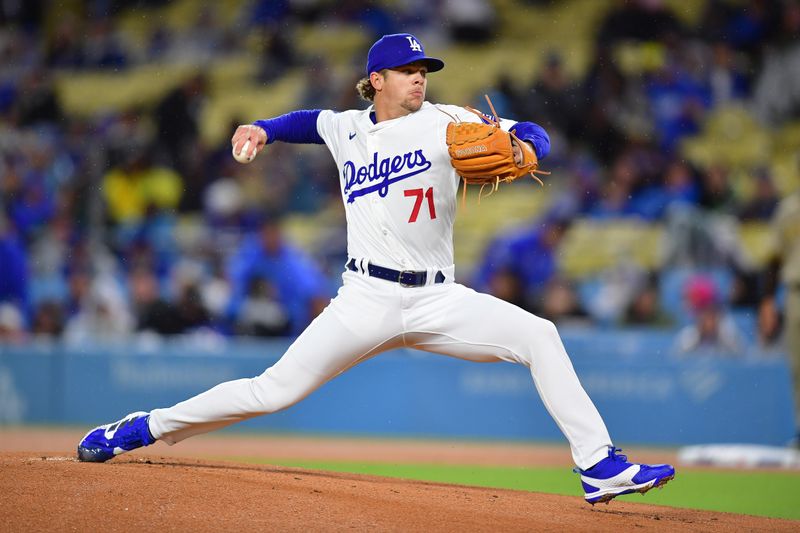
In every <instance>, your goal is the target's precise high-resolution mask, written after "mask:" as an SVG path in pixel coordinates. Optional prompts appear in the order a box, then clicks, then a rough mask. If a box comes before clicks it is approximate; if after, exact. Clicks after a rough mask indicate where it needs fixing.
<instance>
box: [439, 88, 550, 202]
mask: <svg viewBox="0 0 800 533" xmlns="http://www.w3.org/2000/svg"><path fill="white" fill-rule="evenodd" d="M483 96H484V98H486V102H487V103H488V104H489V109H491V110H492V116H491V117H490V116H488V115H486V114H485V113H483V112H481V111H480V110H478V109H475V108H474V107H471V106H468V105H465V106H464V109H466V110H467V111H471V112H472V113H475V114H476V115H477V116H478V118H480V119H481V120H482V121H483V122H485V123H487V124H492V125H493V126H495V127H496V128H500V119H499V118H498V115H497V111H496V110H495V108H494V104H492V100H491V98H489V95H488V94H484V95H483ZM446 114H447V115H450V114H449V113H446ZM450 118H453V117H452V115H450ZM456 121H457V122H459V121H458V120H457V119H456ZM508 134H509V135H510V136H511V138H512V139H513V140H514V141H516V142H517V144H518V145H519V149H520V150H526V149H527V148H525V146H524V145H523V144H522V143H524V142H525V141H523V140H522V139H520V138H519V137H517V136H516V134H515V133H514V132H513V131H509V132H508ZM528 173H529V174H530V175H531V177H532V178H533V179H535V180H536V181H537V182H538V183H539V185H541V186H542V187H544V183H543V182H542V180H540V179H539V177H538V176H537V175H536V174H542V175H550V172H548V171H545V170H539V169H533V170H530V171H529V172H528ZM461 181H462V182H464V187H463V188H462V190H461V205H462V206H464V205H466V201H467V186H468V185H469V182H468V181H467V180H466V178H464V177H463V176H462V177H461ZM505 181H514V179H513V178H512V179H509V178H504V179H502V180H501V179H500V176H496V177H495V181H494V184H493V185H492V189H491V192H489V194H487V196H491V195H492V194H494V193H495V191H497V190H498V189H499V188H500V182H505ZM486 185H487V184H486V183H483V184H481V188H480V191H479V192H478V205H480V203H481V198H482V197H483V189H484V187H486Z"/></svg>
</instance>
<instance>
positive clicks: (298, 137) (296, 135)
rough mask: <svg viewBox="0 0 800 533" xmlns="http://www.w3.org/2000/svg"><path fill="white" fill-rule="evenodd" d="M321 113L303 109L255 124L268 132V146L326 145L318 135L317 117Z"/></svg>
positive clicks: (258, 121)
mask: <svg viewBox="0 0 800 533" xmlns="http://www.w3.org/2000/svg"><path fill="white" fill-rule="evenodd" d="M321 112H322V110H321V109H303V110H300V111H292V112H291V113H286V114H285V115H281V116H279V117H275V118H270V119H267V120H256V121H255V122H253V124H254V125H256V126H259V127H261V128H264V131H266V132H267V144H272V143H273V142H275V141H283V142H287V143H300V144H325V141H323V140H322V137H320V136H319V133H317V117H318V116H319V114H320V113H321Z"/></svg>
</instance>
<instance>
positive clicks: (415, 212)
mask: <svg viewBox="0 0 800 533" xmlns="http://www.w3.org/2000/svg"><path fill="white" fill-rule="evenodd" d="M404 194H405V196H406V197H407V198H408V197H410V196H413V197H414V208H413V209H412V210H411V216H410V217H408V222H409V223H411V222H416V221H417V217H418V216H419V210H420V208H421V207H422V198H423V197H424V198H427V200H428V212H429V213H430V216H431V220H433V219H434V218H436V207H435V206H434V205H433V187H429V188H428V189H427V190H426V191H425V192H423V190H422V189H407V190H406V191H404Z"/></svg>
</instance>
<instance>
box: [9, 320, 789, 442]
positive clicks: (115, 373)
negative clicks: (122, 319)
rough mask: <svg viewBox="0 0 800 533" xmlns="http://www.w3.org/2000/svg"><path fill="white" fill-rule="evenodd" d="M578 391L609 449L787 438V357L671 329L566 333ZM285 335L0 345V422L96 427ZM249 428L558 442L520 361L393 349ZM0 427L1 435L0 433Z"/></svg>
mask: <svg viewBox="0 0 800 533" xmlns="http://www.w3.org/2000/svg"><path fill="white" fill-rule="evenodd" d="M563 336H564V342H565V345H566V346H567V349H568V350H569V351H570V354H571V357H572V361H573V364H574V366H575V369H576V371H577V372H578V375H579V376H580V378H581V381H582V382H583V384H584V387H585V388H586V390H587V391H588V392H589V394H590V396H591V397H592V399H593V400H594V401H595V403H596V405H597V407H598V409H599V410H600V412H601V414H602V415H603V417H604V418H605V420H606V423H607V425H608V427H609V430H610V432H611V435H612V437H613V438H614V440H615V441H616V442H617V443H627V444H652V445H667V446H670V445H681V444H697V443H757V444H772V445H783V444H785V443H786V442H787V441H788V440H789V439H790V438H791V436H792V434H793V424H792V420H793V413H792V407H791V399H790V398H791V386H790V381H789V371H788V368H787V365H786V362H785V359H784V358H783V357H781V356H779V355H775V356H772V357H769V358H764V357H756V356H754V355H752V354H750V355H744V356H743V357H740V358H732V359H723V358H719V357H710V356H706V357H693V358H678V357H675V356H674V355H670V353H669V346H670V344H671V340H672V338H673V337H672V336H671V335H666V334H664V335H660V334H653V333H649V332H648V333H645V332H622V333H621V332H619V331H613V332H611V331H610V332H597V331H592V332H580V331H566V332H565V333H564V335H563ZM288 344H289V341H274V342H237V343H233V344H231V343H224V344H218V343H213V342H212V343H208V342H198V341H176V342H170V343H164V344H161V343H155V344H154V343H149V344H147V345H140V346H133V347H132V346H131V345H125V346H104V347H101V346H93V347H80V348H76V347H72V348H67V347H63V346H24V347H11V346H2V347H0V423H3V424H59V425H61V424H64V425H76V424H78V425H83V426H87V425H96V424H98V423H102V422H107V421H111V420H113V419H116V418H119V417H120V416H121V415H123V414H125V413H127V412H130V411H135V410H149V409H152V408H156V407H164V406H168V405H172V404H174V403H176V402H178V401H181V400H184V399H186V398H188V397H190V396H192V395H194V394H197V393H199V392H202V391H204V390H206V389H208V388H210V387H212V386H213V385H215V384H217V383H219V382H222V381H227V380H231V379H237V378H240V377H250V376H255V375H258V374H260V373H261V372H262V371H263V370H264V369H265V368H267V367H268V366H269V365H271V364H272V363H274V362H275V361H277V359H278V358H279V357H280V355H281V354H282V353H283V352H284V350H285V349H286V347H287V346H288ZM236 428H238V429H245V430H248V431H270V432H282V433H286V432H291V433H315V434H325V433H331V434H350V435H380V436H399V437H433V438H474V439H503V440H505V439H508V440H544V441H547V440H563V437H562V436H561V433H560V432H559V430H558V428H557V427H556V425H555V423H554V422H553V421H552V420H551V418H550V417H549V415H548V414H547V412H546V410H545V409H544V407H543V405H542V402H541V400H540V399H539V397H538V395H537V393H536V391H535V388H534V386H533V383H532V380H531V378H530V374H529V373H528V371H527V369H525V368H523V367H521V366H516V365H512V364H507V363H498V364H478V363H469V362H464V361H459V360H456V359H452V358H448V357H442V356H436V355H430V354H426V353H422V352H417V351H411V350H396V351H393V352H388V353H386V354H383V355H380V356H378V357H376V358H374V359H372V360H370V361H367V362H365V363H363V364H361V365H359V366H357V367H356V368H354V369H352V370H350V371H349V372H347V373H345V374H343V375H341V376H339V377H337V378H335V379H334V380H332V381H331V382H329V383H327V384H326V385H324V386H323V387H322V388H320V390H318V391H317V392H315V393H314V394H312V395H311V396H309V397H308V398H307V399H305V400H303V401H302V402H301V403H299V404H297V405H295V406H293V407H291V408H290V409H288V410H286V411H283V412H281V413H277V414H274V415H270V416H264V417H259V418H256V419H254V420H250V421H248V422H245V423H242V424H240V425H238V426H236ZM1 431H2V430H1V429H0V434H1Z"/></svg>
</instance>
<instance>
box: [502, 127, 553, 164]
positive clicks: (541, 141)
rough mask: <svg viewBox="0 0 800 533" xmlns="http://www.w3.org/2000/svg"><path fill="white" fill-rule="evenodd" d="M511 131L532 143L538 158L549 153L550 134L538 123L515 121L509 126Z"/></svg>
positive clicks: (542, 157)
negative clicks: (511, 126)
mask: <svg viewBox="0 0 800 533" xmlns="http://www.w3.org/2000/svg"><path fill="white" fill-rule="evenodd" d="M511 131H513V132H514V135H516V136H517V137H519V138H520V139H522V140H523V141H528V142H530V143H531V144H533V149H534V150H536V157H538V158H539V159H540V160H541V159H544V158H545V157H547V154H549V153H550V136H549V135H548V134H547V132H546V131H544V128H543V127H541V126H540V125H538V124H534V123H533V122H517V123H516V124H514V127H513V128H511Z"/></svg>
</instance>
